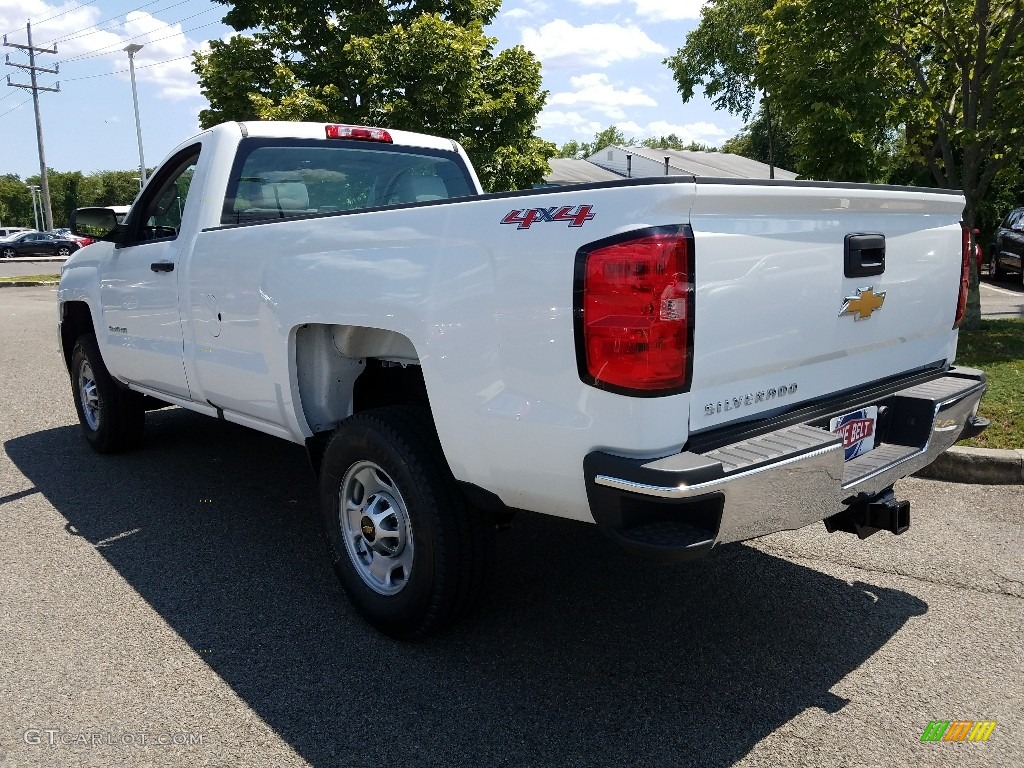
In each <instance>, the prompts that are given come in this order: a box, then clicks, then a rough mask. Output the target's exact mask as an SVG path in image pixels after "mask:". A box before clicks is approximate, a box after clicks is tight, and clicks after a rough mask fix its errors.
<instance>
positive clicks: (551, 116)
mask: <svg viewBox="0 0 1024 768" xmlns="http://www.w3.org/2000/svg"><path fill="white" fill-rule="evenodd" d="M537 123H538V125H539V127H540V128H541V130H544V129H552V128H568V129H570V130H571V131H572V132H573V133H575V134H578V135H581V136H588V137H589V136H593V135H594V134H595V133H597V132H598V131H600V130H601V128H602V127H603V126H602V125H601V124H600V123H599V122H597V121H596V120H590V119H588V118H586V117H584V116H583V115H581V114H580V113H579V112H560V111H558V110H557V109H546V110H544V111H543V112H541V113H540V115H538V117H537Z"/></svg>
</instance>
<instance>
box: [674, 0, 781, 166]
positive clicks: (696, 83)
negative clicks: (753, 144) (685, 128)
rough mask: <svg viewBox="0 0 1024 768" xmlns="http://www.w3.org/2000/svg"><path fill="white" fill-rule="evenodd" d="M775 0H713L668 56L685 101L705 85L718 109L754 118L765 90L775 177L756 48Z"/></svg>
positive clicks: (767, 98) (704, 88)
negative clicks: (677, 48)
mask: <svg viewBox="0 0 1024 768" xmlns="http://www.w3.org/2000/svg"><path fill="white" fill-rule="evenodd" d="M774 2H775V0H709V2H707V3H706V4H705V5H704V7H703V8H702V9H701V12H700V24H698V25H697V28H696V29H694V30H693V31H692V32H691V33H690V34H689V35H687V37H686V42H685V44H684V45H683V47H682V48H680V49H679V50H678V51H677V52H676V55H675V56H670V57H668V58H667V59H665V62H664V63H665V64H666V65H668V68H669V69H670V70H672V75H673V77H674V78H675V81H676V85H677V87H678V89H679V94H680V96H682V98H683V102H684V103H686V102H689V101H690V100H691V99H692V98H693V97H694V94H695V93H696V90H697V88H698V87H699V88H702V89H703V91H704V95H705V96H706V97H707V98H708V99H710V100H711V103H712V104H714V105H715V107H716V108H717V109H724V110H726V111H727V112H729V113H730V114H733V115H738V116H740V117H742V118H743V120H744V121H747V120H749V119H750V115H751V113H752V112H753V110H754V106H755V105H756V104H757V102H758V94H759V93H760V95H761V99H760V101H761V105H762V107H761V109H762V112H763V115H764V119H765V125H766V127H767V134H766V138H767V139H768V144H767V149H768V154H767V158H766V160H765V162H767V163H768V166H769V168H770V169H771V175H772V177H773V178H774V167H775V156H774V151H773V146H772V127H773V120H772V111H771V109H770V107H769V97H768V93H767V91H766V90H765V86H764V84H763V82H762V78H761V69H760V66H759V58H758V51H759V45H760V42H761V28H760V25H761V23H762V18H763V16H764V14H765V13H766V12H767V11H768V10H770V9H771V7H772V6H773V5H774Z"/></svg>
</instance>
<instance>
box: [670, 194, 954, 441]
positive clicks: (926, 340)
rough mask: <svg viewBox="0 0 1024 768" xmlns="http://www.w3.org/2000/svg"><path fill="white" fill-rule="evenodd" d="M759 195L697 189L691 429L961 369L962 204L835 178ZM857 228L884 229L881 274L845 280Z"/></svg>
mask: <svg viewBox="0 0 1024 768" xmlns="http://www.w3.org/2000/svg"><path fill="white" fill-rule="evenodd" d="M759 192H760V193H759V194H757V193H754V190H753V189H751V187H750V186H749V185H743V184H734V183H728V182H727V183H700V182H699V183H698V186H697V195H696V200H695V204H694V207H693V210H692V213H691V220H690V221H691V226H692V228H693V232H694V241H695V254H696V256H695V263H696V266H695V279H696V300H695V322H694V328H695V330H694V358H693V359H694V365H693V383H692V388H691V400H690V403H691V407H690V431H691V432H701V431H704V430H709V429H713V428H716V427H719V426H721V425H724V424H728V423H733V422H738V421H744V420H749V419H752V418H763V417H764V416H766V415H769V414H771V413H773V412H777V411H779V410H783V409H787V408H790V407H792V406H795V405H797V404H799V403H801V402H805V401H808V400H813V399H816V398H821V397H823V396H825V395H832V394H836V393H838V392H842V391H844V390H847V389H853V388H856V387H861V386H863V385H865V384H867V383H869V382H874V381H880V380H882V379H885V378H888V377H892V376H896V375H898V374H901V373H905V372H908V371H913V370H916V369H920V368H923V367H926V366H929V365H932V364H935V363H941V362H944V361H952V359H953V357H954V355H955V351H956V334H955V333H953V332H952V326H953V321H954V317H955V313H956V305H957V299H958V295H959V286H960V270H961V228H960V223H959V222H960V218H961V213H962V210H963V205H964V201H963V197H962V196H960V195H959V194H956V193H945V192H941V191H938V192H937V191H931V190H930V191H924V190H921V191H918V190H909V189H906V188H893V187H856V186H853V185H829V184H798V185H792V184H791V185H786V184H780V185H777V186H775V185H764V186H762V187H761V188H760V190H759ZM751 211H755V212H756V213H751ZM851 234H853V235H863V234H874V235H884V244H885V256H884V268H883V269H882V270H881V271H880V273H879V274H873V275H868V276H853V277H848V276H847V275H846V273H847V272H848V271H850V269H849V268H848V267H847V266H846V264H845V261H846V256H845V246H844V243H845V242H846V239H847V236H848V235H851ZM865 242H867V243H869V244H870V243H871V242H872V241H871V239H867V240H865V239H855V240H854V241H853V243H852V247H853V248H854V249H856V248H857V246H858V244H863V243H865ZM877 243H878V240H877V238H876V239H875V240H874V244H877ZM867 260H868V261H870V260H871V259H867ZM867 271H878V270H877V268H875V269H874V270H871V269H870V268H869V269H867Z"/></svg>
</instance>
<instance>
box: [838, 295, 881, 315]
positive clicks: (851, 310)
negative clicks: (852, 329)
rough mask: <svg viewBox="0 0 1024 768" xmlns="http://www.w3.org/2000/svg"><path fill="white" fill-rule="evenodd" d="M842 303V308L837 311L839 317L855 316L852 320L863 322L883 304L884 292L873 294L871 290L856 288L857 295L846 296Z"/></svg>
mask: <svg viewBox="0 0 1024 768" xmlns="http://www.w3.org/2000/svg"><path fill="white" fill-rule="evenodd" d="M844 302H845V303H844V304H843V308H842V309H841V310H840V311H839V316H840V317H842V316H843V315H855V316H856V317H854V320H864V319H866V318H869V317H871V313H872V312H874V311H875V310H876V309H881V308H882V305H883V304H885V291H882V292H881V293H875V291H874V289H873V288H858V289H857V295H856V296H847V297H846V298H845V299H844Z"/></svg>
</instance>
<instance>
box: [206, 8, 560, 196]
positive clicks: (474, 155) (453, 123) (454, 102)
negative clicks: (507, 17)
mask: <svg viewBox="0 0 1024 768" xmlns="http://www.w3.org/2000/svg"><path fill="white" fill-rule="evenodd" d="M218 2H221V3H223V4H224V5H228V6H230V7H231V9H230V10H229V11H228V13H227V15H226V16H225V22H226V23H228V24H230V25H231V26H233V27H234V28H235V29H236V30H239V31H240V32H241V31H245V30H255V31H252V32H251V34H249V35H248V36H245V35H239V36H236V37H234V38H232V39H231V40H229V41H227V42H214V43H211V49H210V53H209V54H206V55H203V54H196V55H195V59H194V70H195V72H196V73H197V74H198V75H199V78H200V85H201V87H202V89H203V92H204V94H205V95H206V96H207V98H208V99H209V101H210V109H208V110H204V111H203V112H202V113H201V115H200V122H201V124H202V125H204V126H207V127H208V126H210V125H213V124H216V123H218V122H221V121H224V120H245V119H267V120H314V121H328V120H334V121H339V122H346V123H356V124H366V125H380V126H384V127H389V128H396V129H403V130H410V131H421V132H424V133H433V134H437V135H442V136H450V137H452V138H455V139H457V140H459V141H460V142H461V143H462V144H463V145H464V146H465V148H466V151H467V153H468V154H469V155H470V157H471V159H472V160H473V164H474V166H475V167H476V169H477V173H478V174H479V175H480V179H481V182H482V183H483V184H484V186H485V187H486V188H488V189H490V190H495V191H497V190H506V189H516V188H522V187H529V186H530V185H531V184H533V183H535V182H539V181H540V180H541V179H542V178H543V176H544V174H545V173H546V172H547V170H548V165H547V159H548V158H549V157H551V156H552V155H554V154H555V146H554V145H553V144H551V143H549V142H545V141H542V140H541V139H539V138H537V137H536V136H535V135H534V133H535V129H536V120H537V115H538V114H539V112H540V111H541V109H543V107H544V102H545V100H546V98H547V92H546V91H543V90H541V75H540V64H539V62H538V61H537V60H536V58H535V57H534V56H533V54H531V53H529V52H528V51H527V50H526V49H525V48H523V47H522V46H514V47H512V48H508V49H505V50H503V51H500V52H498V53H495V51H494V48H495V45H496V43H497V40H496V39H495V38H492V37H487V36H486V35H485V34H484V32H483V29H484V26H485V25H486V24H488V23H490V21H491V20H492V19H493V18H494V15H495V14H496V13H497V11H498V8H499V7H500V0H386V1H383V2H366V0H327V2H325V3H313V4H302V3H300V4H282V3H279V2H277V0H251V2H244V3H243V2H239V0H218Z"/></svg>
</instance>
